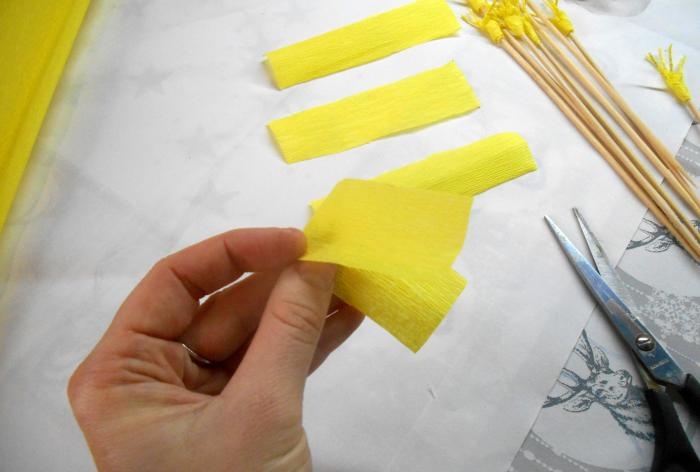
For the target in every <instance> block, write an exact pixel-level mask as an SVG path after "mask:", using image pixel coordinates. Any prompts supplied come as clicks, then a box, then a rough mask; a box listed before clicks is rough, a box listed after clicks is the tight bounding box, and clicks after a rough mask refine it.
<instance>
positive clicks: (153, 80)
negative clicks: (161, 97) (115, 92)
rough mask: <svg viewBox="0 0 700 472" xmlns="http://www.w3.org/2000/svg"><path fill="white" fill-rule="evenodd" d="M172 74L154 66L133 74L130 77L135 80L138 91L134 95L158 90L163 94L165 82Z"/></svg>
mask: <svg viewBox="0 0 700 472" xmlns="http://www.w3.org/2000/svg"><path fill="white" fill-rule="evenodd" d="M170 75H171V72H169V71H163V70H157V69H154V68H153V67H152V66H149V67H148V68H146V69H144V70H143V71H142V72H141V73H139V74H136V75H132V76H130V77H129V78H130V79H131V80H132V81H133V82H134V85H135V87H136V91H135V92H134V96H135V97H138V96H139V95H141V94H143V93H146V92H158V93H160V94H163V82H165V81H166V80H167V79H168V78H169V77H170Z"/></svg>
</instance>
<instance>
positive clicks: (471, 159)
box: [306, 133, 537, 352]
mask: <svg viewBox="0 0 700 472" xmlns="http://www.w3.org/2000/svg"><path fill="white" fill-rule="evenodd" d="M535 169H537V165H536V163H535V161H534V159H533V158H532V154H531V153H530V150H529V148H528V146H527V143H526V142H525V140H524V139H523V138H522V137H521V136H520V135H518V134H516V133H502V134H497V135H494V136H491V137H489V138H486V139H482V140H481V141H478V142H476V143H473V144H471V145H468V146H463V147H460V148H457V149H453V150H449V151H445V152H441V153H437V154H433V155H432V156H429V157H428V158H426V159H423V160H421V161H418V162H415V163H412V164H409V165H407V166H404V167H400V168H398V169H395V170H392V171H389V172H386V173H384V174H381V175H380V176H378V177H376V178H375V179H373V181H374V182H376V183H381V184H385V185H391V186H392V187H389V189H388V190H387V188H385V187H377V188H373V190H371V191H370V190H363V192H364V193H363V194H360V195H351V196H350V197H345V198H343V199H342V200H341V202H345V203H343V207H342V208H340V209H338V207H335V204H334V206H330V207H326V205H325V204H324V205H322V204H323V203H324V202H325V199H321V200H317V201H315V202H313V204H312V206H313V208H314V210H315V212H316V214H317V213H318V212H319V211H325V212H328V213H326V215H325V216H324V219H328V220H331V221H332V222H333V223H332V225H331V224H329V226H330V227H332V230H331V232H332V234H337V233H338V231H344V232H347V233H358V234H357V235H355V234H352V235H350V236H348V235H346V234H345V233H343V234H339V235H338V236H337V241H341V240H342V241H344V242H343V243H342V244H340V247H341V249H339V250H338V254H339V256H338V260H342V261H343V262H344V263H346V264H347V267H346V266H341V267H340V268H339V271H338V276H337V278H336V289H335V293H336V295H337V296H338V297H340V298H341V299H342V300H345V301H346V302H347V303H350V304H351V305H353V306H355V307H357V308H358V309H360V310H361V311H363V312H364V313H366V314H367V315H368V316H370V317H371V318H372V319H373V320H374V321H375V322H377V323H378V324H379V325H380V326H382V327H383V328H385V329H386V330H387V331H389V332H390V333H391V334H392V335H394V336H395V337H396V338H397V339H398V340H399V341H401V342H402V343H403V344H404V345H406V346H407V347H408V348H410V349H411V350H412V351H414V352H415V351H417V350H418V349H420V347H421V346H422V345H423V344H424V343H425V342H426V340H427V339H428V338H429V337H430V335H431V334H432V333H433V331H434V330H435V328H437V326H438V325H439V324H440V322H441V321H442V319H443V318H444V317H445V315H446V314H447V312H448V311H449V310H450V308H451V307H452V305H453V304H454V302H455V301H456V300H457V297H458V296H459V294H460V293H461V292H462V290H463V289H464V287H465V285H466V281H465V280H464V279H463V278H462V277H461V276H460V275H459V274H458V273H456V272H454V271H453V270H451V269H449V270H448V269H447V268H445V269H443V270H434V269H430V267H432V266H433V264H435V265H438V266H439V265H440V264H442V263H443V262H445V263H446V266H449V265H451V261H452V258H453V257H454V255H456V253H455V251H458V249H457V244H456V242H455V241H456V239H455V238H456V233H455V232H454V231H455V230H456V229H460V228H461V227H462V226H461V225H462V224H464V223H462V222H461V220H459V218H461V217H465V218H466V217H467V216H468V210H466V211H467V213H460V211H459V210H458V211H457V212H456V213H460V214H455V215H453V216H451V217H448V218H457V219H458V221H453V222H452V223H454V224H458V225H459V226H455V227H452V226H448V227H445V226H444V225H448V224H450V222H441V223H439V224H438V223H435V224H436V225H437V226H435V227H434V228H432V230H429V232H428V234H429V237H428V238H426V234H425V233H420V231H414V232H413V233H414V235H415V236H417V237H419V239H420V240H419V241H412V245H406V246H404V244H405V241H404V240H403V239H402V238H403V237H405V236H404V234H405V232H404V231H400V230H398V229H396V228H398V227H399V226H400V225H406V227H408V225H410V224H413V223H411V222H412V221H414V218H416V215H415V214H414V213H412V212H411V211H410V210H411V208H412V204H411V206H409V205H406V204H404V205H402V206H403V208H399V209H391V208H389V207H387V208H383V209H381V210H378V209H376V208H375V207H374V205H382V200H387V195H388V194H389V193H393V192H397V190H393V187H404V188H411V189H426V190H433V191H440V192H447V193H452V194H456V195H464V196H471V195H477V194H479V193H481V192H484V191H486V190H488V189H489V188H492V187H494V186H496V185H498V184H501V183H503V182H506V181H508V180H511V179H513V178H516V177H518V176H521V175H523V174H526V173H528V172H532V171H534V170H535ZM365 186H366V185H365ZM366 188H367V189H369V188H370V187H369V186H366ZM377 189H381V190H377ZM374 191H377V192H378V193H376V194H374V195H378V196H381V199H382V200H379V201H376V202H375V201H373V197H372V195H373V193H372V192H374ZM379 192H385V193H386V194H385V193H379ZM407 195H410V197H406V199H405V202H409V201H413V200H414V199H415V198H416V195H418V194H407ZM402 198H404V197H402ZM432 198H434V197H433V196H432V194H430V202H426V203H421V204H419V208H421V209H423V210H425V211H428V208H429V207H428V205H430V204H431V202H432V203H435V200H432ZM367 200H370V203H369V204H368V203H367ZM405 202H404V203H405ZM351 205H355V206H354V207H352V206H351ZM387 205H388V203H387ZM348 207H349V208H348ZM364 210H368V212H367V213H365V212H364ZM345 211H351V212H355V216H353V217H352V218H350V219H351V220H353V221H358V223H351V226H352V228H349V227H347V226H345V225H346V222H345V219H346V216H345ZM461 211H463V210H461ZM428 212H429V211H428ZM445 213H446V212H445V210H444V209H440V210H436V213H435V214H436V215H444V214H445ZM370 214H373V215H375V216H372V217H371V218H370V217H368V215H370ZM387 214H388V216H386V215H387ZM357 215H360V216H359V217H358V216H357ZM399 215H400V218H397V217H398V216H399ZM460 215H461V216H460ZM434 216H435V215H430V216H428V217H427V218H433V217H434ZM315 218H316V217H315V216H314V218H313V219H312V220H311V222H310V223H309V226H308V227H307V230H306V231H307V238H308V239H309V240H310V241H312V242H310V244H309V253H307V255H306V257H310V258H314V257H318V258H319V259H321V260H326V261H331V260H332V259H334V257H333V254H334V242H333V241H336V238H335V237H333V236H331V233H326V232H325V231H324V229H323V227H322V226H326V224H323V225H319V224H318V221H315ZM358 218H361V219H360V220H358ZM376 218H387V219H389V220H392V221H388V222H382V223H380V224H379V225H378V230H377V231H381V232H382V233H384V236H383V237H382V239H381V240H380V241H379V243H381V244H384V245H385V246H381V248H382V249H381V250H378V249H377V248H375V249H374V250H373V251H372V252H371V254H373V255H374V256H373V257H377V258H383V256H384V254H389V253H391V256H390V259H391V260H392V261H395V263H396V267H397V270H399V268H400V271H399V273H398V275H391V274H387V273H382V272H379V271H380V270H387V267H388V266H391V264H387V263H386V262H381V261H380V262H377V261H374V260H373V259H372V258H369V260H368V257H367V256H365V255H364V254H365V253H364V251H362V254H360V251H357V252H355V251H353V250H352V248H351V246H352V244H349V243H348V242H347V241H348V239H347V238H349V240H354V238H365V237H366V238H367V239H369V240H370V241H373V240H375V238H378V233H374V232H373V231H374V229H373V225H374V224H375V221H376ZM440 218H442V217H440ZM395 219H399V220H400V221H393V220H395ZM426 221H428V220H426ZM336 224H337V225H338V226H333V225H336ZM355 224H358V225H361V229H360V227H359V226H358V227H356V226H354V225H355ZM416 224H418V225H421V226H422V225H423V224H424V223H423V222H420V221H419V222H417V223H416ZM465 228H466V226H465ZM421 231H422V230H421ZM439 231H447V233H446V234H445V235H443V234H438V232H439ZM460 231H461V229H460ZM419 233H420V234H419ZM397 234H400V235H401V236H397ZM409 237H410V235H409ZM434 237H435V238H437V239H436V240H437V241H440V243H439V248H442V249H436V248H435V247H434V246H433V244H434V243H433V238H434ZM375 242H376V241H375ZM377 244H378V243H377ZM415 244H424V245H425V246H426V247H427V248H428V249H427V250H430V251H437V254H432V255H429V256H426V255H425V254H424V251H425V250H426V249H425V248H422V247H420V246H418V248H417V249H415V250H414V249H410V250H407V251H406V253H405V254H404V252H403V251H401V249H402V247H404V248H409V247H413V248H415V247H416V246H415ZM387 248H388V249H387ZM385 249H386V250H385ZM394 251H401V252H394ZM409 252H411V253H418V254H420V255H419V257H418V258H417V260H419V261H422V262H421V263H420V265H419V266H420V267H422V266H426V269H424V270H421V269H419V268H418V267H419V266H415V267H406V265H410V264H411V263H412V257H411V254H408V253H409ZM368 254H369V253H368ZM402 254H404V255H405V257H402V256H401V255H402ZM314 255H316V256H314ZM321 255H322V256H321ZM355 257H358V259H357V260H355ZM434 258H436V259H434ZM448 262H449V264H447V263H448Z"/></svg>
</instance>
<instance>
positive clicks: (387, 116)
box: [268, 62, 479, 163]
mask: <svg viewBox="0 0 700 472" xmlns="http://www.w3.org/2000/svg"><path fill="white" fill-rule="evenodd" d="M478 107H479V101H478V100H477V98H476V95H475V94H474V91H473V90H472V88H471V87H470V86H469V83H468V82H467V79H466V78H465V77H464V74H462V71H461V70H460V69H459V67H457V64H455V63H454V62H450V63H448V64H447V65H444V66H442V67H438V68H437V69H431V70H428V71H425V72H421V73H420V74H416V75H414V76H411V77H408V78H405V79H402V80H399V81H397V82H394V83H391V84H388V85H384V86H382V87H378V88H375V89H372V90H368V91H365V92H362V93H359V94H357V95H353V96H351V97H347V98H344V99H342V100H339V101H337V102H333V103H329V104H327V105H322V106H319V107H316V108H311V109H309V110H306V111H302V112H300V113H296V114H294V115H291V116H288V117H285V118H280V119H277V120H273V121H271V122H270V123H269V124H268V127H269V129H270V131H271V133H272V136H273V137H274V139H275V141H276V142H277V144H278V146H279V148H280V150H281V151H282V156H283V157H284V159H285V161H287V162H288V163H294V162H299V161H303V160H306V159H311V158H314V157H319V156H323V155H327V154H333V153H336V152H340V151H345V150H347V149H350V148H353V147H356V146H360V145H362V144H366V143H368V142H370V141H373V140H375V139H378V138H381V137H384V136H388V135H391V134H395V133H399V132H401V131H407V130H410V129H414V128H418V127H421V126H425V125H429V124H431V123H435V122H437V121H440V120H444V119H447V118H451V117H453V116H457V115H461V114H464V113H467V112H469V111H471V110H474V109H475V108H478Z"/></svg>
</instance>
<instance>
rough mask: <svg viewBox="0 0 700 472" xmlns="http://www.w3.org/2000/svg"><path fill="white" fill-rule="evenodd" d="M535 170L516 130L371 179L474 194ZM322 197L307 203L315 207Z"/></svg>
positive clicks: (523, 142) (534, 164) (525, 144)
mask: <svg viewBox="0 0 700 472" xmlns="http://www.w3.org/2000/svg"><path fill="white" fill-rule="evenodd" d="M536 169H537V164H536V163H535V160H534V159H533V158H532V153H531V152H530V149H529V148H528V145H527V142H526V141H525V139H523V137H522V136H520V135H519V134H517V133H500V134H495V135H493V136H490V137H488V138H485V139H482V140H480V141H477V142H475V143H472V144H469V145H467V146H463V147H459V148H456V149H450V150H449V151H444V152H439V153H437V154H433V155H431V156H428V157H427V158H425V159H423V160H420V161H418V162H415V163H412V164H409V165H406V166H403V167H399V168H398V169H395V170H391V171H389V172H386V173H384V174H381V175H379V176H377V177H375V178H374V179H373V180H374V181H377V182H384V183H388V184H392V185H398V186H401V187H411V188H423V189H429V190H442V191H445V192H451V193H457V194H460V195H478V194H480V193H481V192H484V191H486V190H488V189H490V188H491V187H495V186H496V185H499V184H502V183H503V182H507V181H508V180H511V179H514V178H516V177H520V176H521V175H523V174H527V173H528V172H532V171H534V170H536ZM322 202H323V199H319V200H315V201H313V202H312V203H311V206H312V208H313V209H314V210H316V209H317V208H318V207H319V206H320V204H321V203H322Z"/></svg>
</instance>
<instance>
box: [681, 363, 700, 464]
mask: <svg viewBox="0 0 700 472" xmlns="http://www.w3.org/2000/svg"><path fill="white" fill-rule="evenodd" d="M678 393H680V394H681V396H682V397H683V400H685V403H686V404H687V405H688V408H689V409H690V411H691V412H692V413H693V414H694V415H695V417H696V418H700V382H698V380H697V379H696V378H695V376H693V374H688V376H687V377H686V379H685V386H684V387H683V388H681V389H678ZM698 470H700V469H698Z"/></svg>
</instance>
